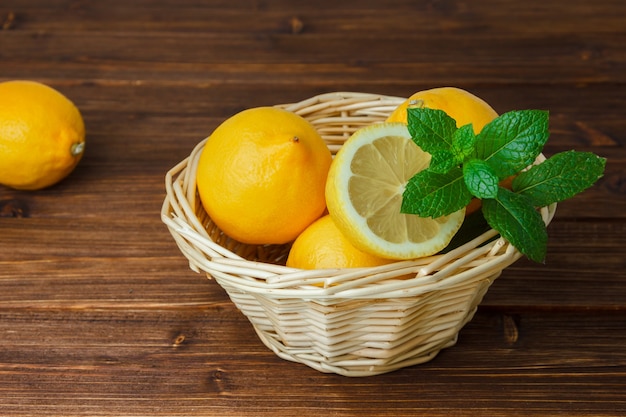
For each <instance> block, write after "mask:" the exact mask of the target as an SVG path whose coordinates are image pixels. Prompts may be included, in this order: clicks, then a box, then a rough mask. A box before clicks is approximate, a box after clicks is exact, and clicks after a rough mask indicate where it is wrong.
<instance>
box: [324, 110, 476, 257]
mask: <svg viewBox="0 0 626 417" xmlns="http://www.w3.org/2000/svg"><path fill="white" fill-rule="evenodd" d="M429 164H430V154H429V153H427V152H424V151H423V150H422V149H421V148H420V147H418V146H417V145H416V144H415V143H414V142H413V141H412V140H411V135H410V134H409V131H408V129H407V126H406V125H405V124H404V123H398V122H385V123H377V124H373V125H370V126H367V127H364V128H361V129H359V130H357V131H356V132H355V133H354V134H353V135H352V136H351V137H350V138H349V139H348V140H347V141H346V142H345V143H344V145H343V146H342V147H341V149H340V150H339V152H337V155H336V156H335V158H334V160H333V162H332V164H331V167H330V171H329V174H328V179H327V182H326V203H327V206H328V212H329V214H330V215H331V217H332V218H333V220H334V221H335V224H336V225H337V227H338V228H339V229H340V230H341V232H342V233H343V234H344V235H345V236H346V238H347V239H349V240H350V241H351V243H352V244H353V245H354V246H355V247H357V248H359V249H361V250H362V251H365V252H368V253H371V254H373V255H376V256H379V257H384V258H390V259H414V258H419V257H424V256H429V255H432V254H435V253H437V252H439V251H440V250H441V249H443V248H445V247H446V246H447V245H448V243H449V242H450V240H451V239H452V237H453V236H454V234H455V233H456V232H457V231H458V229H459V228H460V227H461V224H462V223H463V219H464V214H465V209H462V210H460V211H458V212H455V213H452V214H450V215H448V216H443V217H439V218H429V217H428V218H424V217H418V216H416V215H413V214H404V213H402V212H401V211H400V207H401V204H402V193H403V192H404V188H405V186H406V183H407V182H408V180H409V179H410V178H411V177H412V176H413V175H415V174H416V173H418V172H419V171H421V170H423V169H425V168H427V167H428V165H429Z"/></svg>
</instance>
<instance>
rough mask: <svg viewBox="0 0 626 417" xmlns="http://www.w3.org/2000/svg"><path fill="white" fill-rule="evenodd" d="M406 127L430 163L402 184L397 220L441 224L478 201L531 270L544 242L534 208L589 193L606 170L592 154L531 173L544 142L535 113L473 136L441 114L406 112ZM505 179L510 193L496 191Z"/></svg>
mask: <svg viewBox="0 0 626 417" xmlns="http://www.w3.org/2000/svg"><path fill="white" fill-rule="evenodd" d="M407 120H408V129H409V132H410V134H411V137H412V139H413V141H414V142H415V143H416V144H417V145H418V146H419V147H420V148H422V149H423V150H424V151H426V152H428V153H430V154H431V156H432V158H431V162H430V166H429V167H428V168H427V169H425V170H423V171H421V172H419V173H417V174H416V175H414V176H413V177H412V178H411V179H410V180H409V182H408V183H407V184H406V188H405V190H404V193H403V201H402V209H401V210H402V212H403V213H409V214H416V215H418V216H421V217H441V216H445V215H448V214H451V213H453V212H455V211H458V210H460V209H462V208H463V207H465V206H466V205H468V204H469V202H470V201H471V199H472V198H474V197H475V198H479V199H481V200H482V206H481V210H482V213H483V216H484V218H485V220H486V221H487V223H488V224H489V226H490V227H491V228H493V229H495V230H497V231H498V232H499V233H500V235H501V236H503V237H504V238H505V239H507V240H508V241H509V242H511V244H513V246H515V247H516V248H517V249H518V250H519V251H520V252H521V253H523V254H524V255H526V256H527V257H528V258H529V259H532V260H534V261H536V262H542V261H543V260H544V259H545V256H546V248H547V240H548V238H547V236H548V235H547V230H546V225H545V223H544V222H543V220H542V218H541V215H540V214H539V212H538V211H537V208H539V207H545V206H548V205H550V204H553V203H556V202H559V201H563V200H565V199H568V198H571V197H573V196H574V195H576V194H578V193H580V192H582V191H584V190H586V189H587V188H589V187H591V186H592V185H593V184H594V183H595V182H596V181H597V180H598V179H599V178H601V177H602V175H603V172H604V168H605V164H606V159H605V158H601V157H599V156H597V155H595V154H593V153H589V152H577V151H566V152H561V153H558V154H556V155H554V156H552V157H551V158H549V159H546V160H545V161H543V162H542V163H539V164H535V165H533V163H535V161H536V160H537V157H538V156H539V155H540V154H541V151H542V149H543V147H544V145H545V143H546V141H547V140H548V137H549V130H548V112H546V111H542V110H519V111H511V112H508V113H504V114H502V115H500V116H499V117H497V118H496V119H494V120H493V121H491V122H490V123H489V124H487V125H486V126H485V127H484V128H483V129H482V131H481V132H480V133H478V134H477V135H476V134H474V131H473V129H472V126H471V125H465V126H462V127H460V128H457V127H456V122H455V121H454V119H452V118H451V117H450V116H448V115H447V114H446V113H445V112H443V111H441V110H434V109H428V108H409V109H408V114H407ZM510 176H515V179H514V180H513V183H512V186H511V188H512V190H508V189H506V188H504V187H502V186H501V185H500V181H502V180H503V179H505V178H507V177H510Z"/></svg>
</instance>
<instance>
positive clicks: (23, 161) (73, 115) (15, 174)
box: [0, 80, 85, 190]
mask: <svg viewBox="0 0 626 417" xmlns="http://www.w3.org/2000/svg"><path fill="white" fill-rule="evenodd" d="M84 147H85V125H84V123H83V118H82V116H81V114H80V112H79V110H78V108H76V106H75V105H74V104H73V103H72V102H71V101H70V100H69V99H68V98H67V97H65V96H64V95H63V94H61V93H60V92H59V91H57V90H55V89H53V88H52V87H49V86H47V85H45V84H42V83H39V82H35V81H26V80H14V81H5V82H2V83H0V184H3V185H6V186H8V187H12V188H16V189H21V190H39V189H42V188H45V187H48V186H51V185H53V184H56V183H57V182H59V181H61V180H62V179H63V178H65V177H66V176H67V175H69V174H70V172H72V171H73V170H74V168H75V167H76V165H77V164H78V162H79V161H80V159H81V157H82V155H83V150H84Z"/></svg>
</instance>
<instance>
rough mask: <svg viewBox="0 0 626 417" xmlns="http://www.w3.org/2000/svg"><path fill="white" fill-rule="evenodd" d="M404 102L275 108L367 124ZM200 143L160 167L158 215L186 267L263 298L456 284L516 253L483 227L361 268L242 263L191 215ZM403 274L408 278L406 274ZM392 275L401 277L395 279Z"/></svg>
mask: <svg viewBox="0 0 626 417" xmlns="http://www.w3.org/2000/svg"><path fill="white" fill-rule="evenodd" d="M404 100H405V98H402V97H394V96H385V95H378V94H371V93H359V92H331V93H325V94H320V95H317V96H314V97H311V98H309V99H306V100H303V101H301V102H296V103H289V104H279V105H276V107H281V108H285V109H287V110H290V111H293V112H295V113H297V114H301V115H305V116H304V117H305V118H306V115H308V114H311V113H314V114H315V115H316V116H315V118H314V119H312V123H313V124H314V125H315V124H316V123H317V124H318V125H322V126H323V125H324V124H325V123H328V120H329V117H325V112H327V113H328V114H331V113H338V112H339V113H341V114H343V113H351V112H357V113H358V116H353V115H351V114H352V113H351V114H346V116H345V117H346V118H347V119H341V118H339V119H337V118H336V117H335V119H336V120H335V122H336V123H337V122H338V123H341V121H342V120H349V121H350V122H351V121H352V119H353V118H358V119H360V120H361V121H363V122H364V123H370V121H369V118H370V117H371V118H373V119H376V118H378V119H380V117H381V115H384V114H385V113H386V114H388V113H389V112H390V111H391V110H393V109H394V108H395V107H396V106H397V105H398V104H399V103H401V102H402V101H404ZM331 118H332V117H331ZM333 135H335V134H334V133H330V134H328V135H326V136H325V135H322V136H323V137H324V138H325V140H326V141H327V143H329V142H332V141H333V140H334V139H333V138H334V137H335V136H333ZM336 136H339V137H340V138H343V140H345V139H347V136H349V135H346V134H345V133H343V134H339V135H336ZM207 140H208V138H205V139H204V140H202V141H200V142H199V143H198V144H197V145H196V146H195V147H194V149H193V150H192V152H191V154H190V155H189V156H188V157H187V158H185V159H184V160H182V161H181V162H179V163H178V164H177V165H176V166H174V167H172V168H171V169H170V170H169V171H168V172H167V174H166V176H165V188H166V197H165V199H164V202H163V206H162V209H161V219H162V221H163V222H164V223H165V224H166V225H167V227H168V228H169V230H170V232H171V234H172V235H173V236H174V238H175V240H176V242H177V243H178V245H179V247H180V249H181V251H182V252H183V253H184V255H185V256H186V257H187V258H188V260H189V263H190V268H191V269H192V270H194V271H196V272H199V271H204V272H206V273H207V274H209V275H210V276H212V277H214V278H216V279H217V280H219V281H220V282H222V281H227V282H228V285H231V286H233V287H234V288H238V289H239V290H241V291H245V292H247V293H257V294H263V295H266V296H269V297H303V298H307V299H316V300H323V299H329V298H330V299H337V298H342V299H344V298H345V299H377V298H381V297H385V298H396V297H399V298H401V297H414V296H416V295H420V294H423V293H425V292H428V291H433V290H437V289H442V288H446V287H450V286H453V285H457V284H459V282H462V281H463V280H464V279H466V278H467V277H468V276H473V277H475V276H478V277H480V276H482V275H485V276H487V275H489V274H490V273H493V271H494V270H499V271H501V270H502V269H504V268H505V267H506V266H508V265H510V264H511V263H513V262H515V261H516V260H517V259H519V258H520V257H521V254H520V252H519V251H518V250H517V249H515V248H514V247H513V246H512V245H511V244H510V243H509V242H507V241H506V240H505V239H504V238H502V237H500V236H499V235H498V233H497V232H496V231H494V230H489V231H487V232H485V233H483V234H482V235H480V236H478V237H476V238H475V239H473V240H471V241H470V242H467V243H465V244H464V245H462V246H460V247H458V248H455V249H453V250H451V251H450V252H448V253H446V254H435V255H432V256H429V257H424V258H418V259H414V260H407V261H397V262H393V263H391V264H387V265H382V266H377V267H369V268H345V269H324V270H300V269H295V268H290V267H287V266H285V265H279V264H275V263H270V262H259V261H253V260H248V259H246V258H244V257H242V256H240V255H238V254H237V253H235V251H233V250H231V249H230V248H227V247H224V246H222V245H220V244H218V243H216V242H215V241H214V240H213V239H212V238H211V236H210V235H209V233H208V231H207V230H206V228H205V226H204V225H203V224H202V222H201V221H200V220H199V219H198V217H197V215H196V210H197V209H198V207H199V199H198V196H197V194H196V190H195V188H196V187H195V171H196V168H197V161H198V158H199V155H200V153H201V151H202V149H203V147H204V144H205V143H206V141H207ZM339 140H341V139H339ZM339 146H340V145H339ZM329 147H330V145H329ZM542 159H544V157H543V155H540V157H539V158H538V160H542ZM555 211H556V204H553V205H551V206H548V207H544V208H542V209H541V210H540V212H541V215H542V218H543V220H544V222H545V223H546V225H547V224H549V223H550V221H551V220H552V218H553V216H554V214H555ZM488 241H489V242H488ZM485 242H487V243H485ZM235 246H236V244H235ZM409 275H410V276H411V277H410V278H408V277H407V276H409ZM400 276H402V277H403V278H402V279H399V278H398V277H400Z"/></svg>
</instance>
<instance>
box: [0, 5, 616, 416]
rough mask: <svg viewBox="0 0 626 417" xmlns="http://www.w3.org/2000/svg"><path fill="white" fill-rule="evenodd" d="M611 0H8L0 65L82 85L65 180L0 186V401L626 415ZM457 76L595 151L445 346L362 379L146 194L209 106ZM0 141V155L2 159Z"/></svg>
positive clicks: (84, 407)
mask: <svg viewBox="0 0 626 417" xmlns="http://www.w3.org/2000/svg"><path fill="white" fill-rule="evenodd" d="M625 15H626V4H625V3H624V2H623V1H622V0H598V1H593V2H591V1H587V0H585V1H583V0H574V1H570V2H568V3H567V4H566V3H563V2H560V3H559V2H546V1H539V0H531V1H527V2H524V3H523V4H522V3H519V2H514V1H508V0H507V1H496V0H486V1H481V2H466V1H458V0H444V1H409V0H391V1H387V2H376V1H370V0H359V1H356V0H349V1H345V2H331V1H326V0H320V1H317V2H293V1H288V0H274V1H258V0H229V1H223V0H212V1H198V0H158V1H148V0H139V1H132V2H131V1H122V0H109V1H106V2H104V1H81V0H52V1H47V0H46V1H44V0H3V1H2V2H0V81H5V80H10V79H23V78H26V79H34V80H38V81H42V82H45V83H48V84H49V85H51V86H53V87H55V88H57V89H58V90H60V91H61V92H63V93H64V94H66V95H67V96H68V97H69V98H71V99H72V100H73V101H74V102H75V103H76V104H77V106H78V107H79V108H80V110H81V112H82V114H83V116H84V119H85V124H86V127H87V150H86V154H85V157H84V158H83V160H82V161H81V163H80V165H79V166H78V168H77V169H76V170H75V171H74V172H73V173H72V174H71V175H70V176H69V177H68V178H67V179H66V180H65V181H63V182H62V183H60V184H58V185H56V186H54V187H51V188H49V189H46V190H41V191H38V192H20V191H15V190H10V189H8V188H2V187H0V288H1V289H2V291H0V340H2V344H1V345H0V415H2V416H40V415H52V416H270V415H271V416H300V417H302V416H318V415H331V416H355V415H359V416H394V417H395V416H405V415H406V416H409V415H410V416H415V415H427V416H448V415H454V416H465V415H467V416H528V415H537V416H552V415H568V416H620V415H624V414H626V353H625V352H626V351H625V350H624V345H625V344H626V339H625V338H626V336H625V335H626V261H625V259H626V258H625V255H626V251H625V250H624V247H626V240H625V239H626V238H625V237H624V236H626V214H625V213H626V171H625V170H624V167H625V166H626V165H625V164H626V151H625V150H624V149H625V146H626V134H625V133H624V132H626V119H625V118H624V114H626V26H625V25H624V16H625ZM443 85H455V86H459V87H461V88H466V89H468V90H470V91H472V92H474V93H476V94H477V95H479V96H481V97H482V98H484V99H485V100H487V101H488V102H489V103H490V104H492V106H493V107H494V108H495V109H496V110H497V111H498V112H500V113H502V112H505V111H508V110H513V109H520V108H541V109H548V110H549V111H550V115H551V118H550V130H551V137H550V141H549V143H548V145H547V146H546V148H545V152H546V154H548V155H550V154H554V153H556V152H560V151H563V150H569V149H577V150H582V151H592V152H595V153H597V154H599V155H602V156H605V157H607V158H608V163H607V167H606V172H605V176H604V177H603V178H602V179H601V180H600V181H599V182H598V183H597V185H596V186H594V187H593V188H592V189H590V190H588V191H586V192H585V193H583V194H581V195H579V196H577V197H575V198H574V199H572V200H569V201H566V202H564V203H561V204H559V208H558V211H557V216H556V218H555V220H554V221H553V223H552V224H551V225H550V227H549V235H550V239H549V248H548V257H547V260H546V262H545V264H535V263H532V262H530V261H527V260H524V259H523V260H520V261H518V262H517V263H515V264H514V265H513V266H511V267H510V268H508V269H507V270H505V271H504V273H503V274H502V276H501V277H499V278H498V280H496V282H495V283H494V285H493V286H492V287H491V288H490V290H489V292H488V293H487V295H486V297H485V298H484V300H483V303H482V304H481V306H480V308H479V310H478V313H477V314H476V316H475V317H474V319H473V320H472V321H471V322H470V323H469V324H468V325H467V326H466V327H465V328H464V329H463V330H462V332H461V334H460V337H459V341H458V343H457V345H456V346H454V347H452V348H450V349H447V350H444V351H443V352H442V353H441V354H440V355H439V356H438V357H437V358H435V359H434V360H433V361H431V362H428V363H426V364H423V365H419V366H414V367H410V368H405V369H402V370H400V371H396V372H393V373H390V374H386V375H380V376H376V377H369V378H346V377H340V376H337V375H331V374H322V373H319V372H317V371H314V370H312V369H309V368H307V367H306V366H304V365H300V364H295V363H290V362H286V361H284V360H281V359H279V358H278V357H276V356H275V355H274V354H273V353H272V352H270V351H269V350H268V349H267V348H266V347H265V346H264V345H263V344H262V343H261V342H260V340H259V339H258V337H257V336H256V335H255V333H254V331H253V329H252V327H251V325H250V324H249V323H248V322H247V320H246V319H245V318H244V317H243V316H242V315H241V313H240V312H239V311H237V309H236V308H235V306H234V305H233V304H232V303H231V302H230V300H229V299H228V297H227V295H226V294H225V292H224V291H223V290H222V289H221V288H220V287H219V286H218V285H217V284H216V283H215V282H214V281H209V280H207V279H206V278H205V277H204V276H203V275H201V274H196V273H194V272H192V271H191V270H190V269H189V268H188V264H187V262H186V260H185V259H184V258H183V256H182V255H181V254H180V252H179V251H178V249H177V247H176V245H175V243H174V241H173V239H172V238H171V236H170V235H169V233H168V231H167V229H166V227H165V226H164V225H163V224H162V223H161V220H160V218H159V211H160V207H161V203H162V201H163V197H164V195H165V190H164V175H165V172H166V171H167V170H168V169H170V168H171V167H172V166H174V165H175V164H176V163H178V162H179V161H180V160H182V159H183V158H185V157H187V156H188V155H189V153H190V152H191V150H192V149H193V147H194V146H195V144H197V143H198V142H199V141H200V140H202V139H204V138H205V137H207V136H208V135H209V134H210V133H211V131H212V130H213V129H214V128H215V127H216V126H217V125H218V124H219V123H220V122H221V121H222V120H223V119H225V118H226V117H228V116H230V115H232V114H234V113H235V112H237V111H239V110H242V109H244V108H247V107H253V106H260V105H272V104H278V103H289V102H294V101H300V100H302V99H304V98H307V97H310V96H313V95H316V94H319V93H324V92H329V91H364V92H370V93H379V94H388V95H396V96H408V95H410V94H411V93H413V92H414V91H417V90H420V89H425V88H431V87H436V86H443ZM0 163H2V162H1V161H0Z"/></svg>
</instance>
